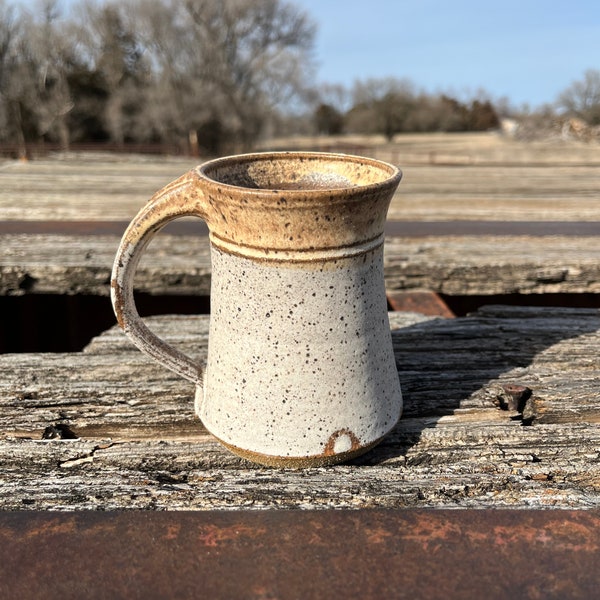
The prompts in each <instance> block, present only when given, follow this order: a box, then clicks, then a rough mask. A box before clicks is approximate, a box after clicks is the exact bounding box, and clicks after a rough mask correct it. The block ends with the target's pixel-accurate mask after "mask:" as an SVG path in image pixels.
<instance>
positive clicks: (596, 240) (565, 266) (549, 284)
mask: <svg viewBox="0 0 600 600" xmlns="http://www.w3.org/2000/svg"><path fill="white" fill-rule="evenodd" d="M118 244H119V238H118V237H117V236H77V235H42V234H8V235H3V236H0V295H23V294H92V295H102V296H107V295H108V293H109V286H110V272H111V268H112V263H113V260H114V256H115V253H116V249H117V247H118ZM384 268H385V280H386V287H387V289H388V290H389V291H396V290H422V289H425V290H431V291H435V292H438V293H444V294H451V295H452V294H454V295H468V294H482V295H492V294H543V293H598V292H600V237H598V236H542V237H537V236H494V235H489V236H488V235H485V236H484V235H478V236H451V235H450V236H430V237H423V238H408V237H390V238H387V240H386V246H385V267H384ZM136 288H137V289H138V290H139V291H141V292H147V293H150V294H166V295H169V294H180V295H182V294H185V295H208V294H209V293H210V256H209V247H208V240H207V239H206V238H201V237H194V236H170V235H158V236H157V237H156V238H155V239H154V240H153V241H152V242H151V244H150V246H149V248H148V250H147V252H146V253H145V255H144V256H143V258H142V261H141V264H140V266H139V268H138V271H137V277H136Z"/></svg>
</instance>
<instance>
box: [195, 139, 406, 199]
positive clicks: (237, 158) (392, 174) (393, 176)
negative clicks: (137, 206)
mask: <svg viewBox="0 0 600 600" xmlns="http://www.w3.org/2000/svg"><path fill="white" fill-rule="evenodd" d="M286 158H287V159H292V160H296V159H304V160H323V159H326V160H330V161H337V162H342V163H343V162H353V163H358V164H361V165H370V166H373V167H375V168H377V169H379V170H381V171H383V172H385V173H387V177H385V179H382V180H381V181H378V182H376V183H368V184H364V185H349V186H344V187H331V188H328V187H322V188H319V189H318V190H314V189H311V188H308V187H306V188H297V189H285V190H281V189H275V188H252V187H245V186H241V185H233V184H231V183H224V182H221V181H219V180H218V179H214V178H213V177H212V176H211V174H210V171H211V170H213V169H218V168H222V167H226V166H231V165H234V164H236V163H248V164H250V163H258V162H268V161H269V160H282V159H286ZM195 171H196V173H197V175H198V176H199V177H200V178H201V179H202V180H204V181H205V182H206V183H207V184H209V185H211V186H214V187H218V188H223V189H229V190H231V191H235V192H243V193H244V194H245V195H248V194H249V195H257V196H262V197H265V196H267V197H269V196H272V197H273V198H279V197H280V196H281V193H282V191H285V195H286V196H291V197H295V198H296V200H299V199H301V198H305V197H306V193H307V192H313V193H314V192H318V193H319V195H320V196H324V195H326V196H327V197H328V199H329V201H331V200H334V199H335V198H336V197H339V196H343V197H344V199H347V194H348V191H350V190H352V191H360V192H361V193H362V192H366V191H370V190H373V191H375V190H379V189H381V188H385V187H388V186H390V185H393V184H394V183H396V184H397V183H398V182H399V181H400V180H401V179H402V171H401V170H400V169H399V168H398V167H396V166H395V165H392V164H390V163H387V162H384V161H381V160H377V159H375V158H370V157H366V156H358V155H354V154H343V153H338V152H294V151H289V152H288V151H286V152H252V153H248V154H235V155H231V156H223V157H221V158H215V159H213V160H209V161H207V162H205V163H203V164H201V165H199V166H198V167H196V169H195Z"/></svg>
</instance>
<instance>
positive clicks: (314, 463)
mask: <svg viewBox="0 0 600 600" xmlns="http://www.w3.org/2000/svg"><path fill="white" fill-rule="evenodd" d="M213 435H214V434H213ZM215 437H216V436H215ZM216 439H217V441H218V442H219V443H220V444H222V445H223V446H225V448H227V449H228V450H230V451H231V452H233V453H234V454H237V455H238V456H241V457H242V458H245V459H246V460H249V461H251V462H253V463H257V464H259V465H264V466H267V467H279V468H286V469H307V468H311V467H327V466H330V465H336V464H339V463H343V462H346V461H348V460H352V459H353V458H357V457H358V456H361V455H362V454H365V453H366V452H368V451H369V450H371V449H372V448H374V447H375V446H377V444H379V443H380V442H381V440H382V439H383V437H381V438H379V439H377V440H375V441H374V442H371V443H370V444H367V445H365V446H361V447H360V448H353V449H352V450H348V451H346V452H338V453H335V454H331V453H326V454H313V455H310V456H275V455H271V454H262V453H261V452H254V451H253V450H245V449H244V448H238V447H237V446H234V445H233V444H229V443H227V442H224V441H223V440H221V439H219V438H218V437H216Z"/></svg>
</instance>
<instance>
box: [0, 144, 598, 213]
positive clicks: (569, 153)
mask: <svg viewBox="0 0 600 600" xmlns="http://www.w3.org/2000/svg"><path fill="white" fill-rule="evenodd" d="M272 148H274V149H277V150H284V149H285V150H292V149H302V148H308V149H317V150H318V149H321V150H337V151H339V150H341V151H344V150H346V151H347V152H352V153H359V154H364V155H367V156H374V157H375V158H379V159H381V160H386V161H389V162H392V163H394V164H397V165H399V166H400V167H401V168H402V170H403V173H404V178H403V181H402V183H401V184H400V187H399V189H398V192H397V193H396V195H395V197H394V199H393V201H392V204H391V207H390V212H389V218H390V219H394V220H407V221H415V220H424V221H440V220H488V221H489V220H509V221H538V220H542V221H582V220H590V221H598V220H600V207H599V206H600V205H599V203H598V200H599V195H600V190H599V188H598V168H599V167H600V145H598V144H594V143H590V144H584V143H577V142H567V141H554V142H546V143H538V142H519V141H516V140H512V139H510V138H506V137H503V136H500V135H497V134H495V133H482V134H443V135H440V134H431V135H426V134H423V135H401V136H397V137H396V139H395V140H394V142H393V143H391V144H385V143H383V140H381V139H378V138H377V137H375V136H372V137H369V138H366V137H354V138H352V137H349V136H345V137H342V138H307V139H291V140H284V141H276V140H275V141H270V142H269V143H268V144H265V149H272ZM204 160H205V159H192V158H181V157H160V156H141V155H116V156H115V155H110V154H102V153H96V154H94V153H89V154H78V155H74V154H57V155H54V156H50V157H47V158H44V159H40V160H34V161H31V162H28V163H21V162H18V161H13V162H4V163H2V164H0V181H1V183H2V185H0V220H82V221H89V220H107V219H109V220H116V221H129V220H131V218H132V217H133V216H134V215H135V214H136V213H137V211H138V210H139V209H140V208H141V207H142V206H143V205H144V204H145V202H146V201H147V200H148V199H149V198H150V197H151V196H152V194H153V193H154V192H155V191H157V190H158V189H160V188H162V187H163V186H164V185H166V184H167V183H169V182H170V181H172V180H173V179H176V178H177V177H178V176H179V175H182V174H183V173H185V172H186V171H188V170H189V169H191V168H192V167H194V166H195V164H196V163H201V162H204Z"/></svg>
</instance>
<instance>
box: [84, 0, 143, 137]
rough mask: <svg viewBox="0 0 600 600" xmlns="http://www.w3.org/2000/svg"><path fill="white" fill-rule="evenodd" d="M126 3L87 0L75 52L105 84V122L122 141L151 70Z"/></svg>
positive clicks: (138, 110) (102, 83)
mask: <svg viewBox="0 0 600 600" xmlns="http://www.w3.org/2000/svg"><path fill="white" fill-rule="evenodd" d="M128 10H129V6H128V5H127V4H123V3H120V2H117V1H116V0H114V1H111V2H107V3H105V4H96V3H94V2H93V1H87V2H85V3H84V4H83V5H82V6H81V11H80V15H79V21H78V32H79V35H78V41H77V46H78V53H79V55H80V57H82V58H83V60H84V61H85V62H86V63H87V68H88V70H89V71H90V72H95V73H97V74H98V76H99V81H100V82H101V85H102V86H103V88H104V92H105V96H106V98H105V102H104V110H103V121H104V125H105V127H106V129H107V131H108V133H109V135H110V139H111V140H112V141H113V142H116V143H117V144H118V145H123V143H124V142H125V139H126V138H127V137H130V136H131V134H132V130H133V129H134V128H135V120H136V117H137V115H138V114H139V112H140V110H141V106H143V104H144V102H145V97H144V94H145V91H146V89H145V84H146V83H147V81H148V78H149V76H150V71H149V68H148V66H147V65H146V63H145V61H144V58H143V49H142V47H141V46H140V44H139V41H138V36H137V33H136V31H135V29H133V28H132V26H131V20H130V18H129V16H130V15H129V13H128Z"/></svg>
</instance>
